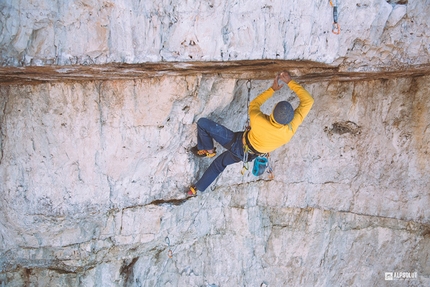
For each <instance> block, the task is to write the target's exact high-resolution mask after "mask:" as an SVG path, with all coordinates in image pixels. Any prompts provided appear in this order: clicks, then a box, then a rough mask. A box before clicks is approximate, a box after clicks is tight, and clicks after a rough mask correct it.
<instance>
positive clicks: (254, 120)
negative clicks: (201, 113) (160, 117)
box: [186, 72, 314, 197]
mask: <svg viewBox="0 0 430 287" xmlns="http://www.w3.org/2000/svg"><path fill="white" fill-rule="evenodd" d="M279 80H281V81H283V82H284V83H286V84H287V85H288V87H289V88H290V89H291V90H293V91H294V93H295V94H296V95H297V96H298V98H299V100H300V104H299V106H298V107H297V108H296V109H295V110H294V109H293V107H292V106H291V104H290V103H289V102H287V101H281V102H279V103H277V104H276V105H275V108H274V109H273V111H272V113H271V114H270V115H266V114H264V113H263V112H262V111H261V110H260V107H261V106H262V105H263V104H264V102H266V101H267V100H268V99H269V98H270V97H272V96H273V94H274V93H275V91H278V90H280V89H281V88H282V87H283V86H284V85H283V84H281V85H280V84H279V82H278V81H279ZM313 103H314V99H313V98H312V96H311V95H310V94H309V93H308V92H307V91H306V90H305V89H304V88H303V87H302V86H301V85H299V84H298V83H297V82H296V81H294V80H292V79H291V76H290V74H289V73H288V72H282V73H280V74H279V75H277V76H276V78H275V80H274V81H273V84H272V86H271V87H270V88H269V89H267V90H266V91H265V92H263V93H262V94H260V95H259V96H257V97H256V98H255V99H254V100H253V101H252V102H251V103H250V105H249V110H248V112H249V119H250V130H247V131H244V132H236V133H235V132H232V131H231V130H229V129H227V128H226V127H224V126H222V125H220V124H217V123H215V122H213V121H211V120H209V119H206V118H201V119H199V120H198V121H197V146H195V147H193V148H192V149H191V151H192V152H193V153H194V154H195V155H196V156H199V157H209V158H211V157H214V156H215V155H216V150H215V147H214V142H213V140H215V141H217V142H218V143H219V144H221V145H222V146H223V147H224V148H225V149H226V151H224V152H223V153H222V154H221V155H220V156H218V157H217V158H216V159H215V160H214V161H213V162H212V164H211V165H210V166H209V168H208V169H207V170H206V171H205V173H204V174H203V176H202V177H201V178H200V180H199V181H197V183H196V184H195V185H193V186H191V187H190V188H189V189H188V190H187V191H186V193H187V197H191V196H195V195H196V194H197V191H198V190H200V191H204V190H205V189H206V188H207V187H208V186H209V185H210V184H211V183H212V182H213V181H214V180H215V179H216V178H217V177H218V175H219V174H221V173H222V172H223V171H224V169H225V168H226V167H227V166H228V165H230V164H233V163H236V162H240V161H244V162H245V161H246V162H248V161H252V160H253V159H254V158H256V157H257V156H259V155H263V154H266V153H269V152H271V151H273V150H275V149H277V148H278V147H280V146H282V145H284V144H286V143H288V142H289V141H290V140H291V138H292V137H293V135H294V134H295V132H296V131H297V128H298V127H299V126H300V125H301V123H302V122H303V120H304V119H305V117H306V116H307V115H308V113H309V111H310V110H311V108H312V105H313Z"/></svg>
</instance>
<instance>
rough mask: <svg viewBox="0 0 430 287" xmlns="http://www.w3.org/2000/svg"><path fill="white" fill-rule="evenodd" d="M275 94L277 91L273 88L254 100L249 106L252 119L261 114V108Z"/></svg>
mask: <svg viewBox="0 0 430 287" xmlns="http://www.w3.org/2000/svg"><path fill="white" fill-rule="evenodd" d="M273 93H275V90H273V89H272V87H270V88H268V89H267V90H266V91H264V92H263V93H261V94H260V95H259V96H257V97H256V98H255V99H253V100H252V102H251V103H250V104H249V110H248V113H249V118H250V119H251V118H252V117H253V116H256V115H258V114H259V113H261V111H260V107H261V106H262V105H263V104H264V102H265V101H267V100H268V99H270V98H271V97H272V96H273Z"/></svg>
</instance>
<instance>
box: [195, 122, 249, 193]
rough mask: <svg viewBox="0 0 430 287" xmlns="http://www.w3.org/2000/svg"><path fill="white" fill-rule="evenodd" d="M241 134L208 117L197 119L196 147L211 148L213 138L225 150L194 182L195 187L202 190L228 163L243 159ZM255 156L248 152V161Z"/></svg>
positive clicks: (212, 146)
mask: <svg viewBox="0 0 430 287" xmlns="http://www.w3.org/2000/svg"><path fill="white" fill-rule="evenodd" d="M242 136H243V132H237V133H235V132H232V131H231V130H229V129H227V128H226V127H224V126H222V125H220V124H217V123H215V122H214V121H211V120H209V119H206V118H201V119H199V120H198V121H197V148H198V149H199V150H202V149H205V150H210V149H213V148H214V142H213V140H216V141H217V142H218V143H219V144H221V145H222V146H223V147H224V148H226V149H227V150H226V151H225V152H223V153H222V154H221V155H219V156H218V157H217V158H216V159H215V160H214V161H213V162H212V164H211V165H210V166H209V168H208V169H207V170H206V171H205V173H204V174H203V176H202V178H200V180H199V181H198V182H197V183H196V184H195V187H196V189H198V190H200V191H204V190H205V189H206V188H207V187H208V186H209V185H210V184H211V183H212V182H213V181H214V180H215V179H216V178H217V177H218V175H220V174H221V173H222V172H223V171H224V169H225V168H226V167H227V166H228V165H230V164H233V163H236V162H240V161H241V160H242V159H243V143H242ZM255 157H256V156H255V155H253V154H249V156H248V161H251V160H253V159H254V158H255Z"/></svg>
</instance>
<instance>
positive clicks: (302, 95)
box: [288, 80, 314, 132]
mask: <svg viewBox="0 0 430 287" xmlns="http://www.w3.org/2000/svg"><path fill="white" fill-rule="evenodd" d="M288 87H290V89H291V90H293V92H294V93H296V95H297V97H298V98H299V99H300V104H299V106H298V107H297V108H296V109H295V110H294V118H293V120H292V121H291V128H292V129H293V131H294V132H296V130H297V128H298V127H299V126H300V125H301V124H302V123H303V120H304V119H305V118H306V116H307V115H308V113H309V111H310V110H311V108H312V105H313V104H314V99H313V98H312V96H311V95H310V94H309V92H308V91H306V90H305V89H304V88H303V87H302V86H301V85H299V84H298V83H297V82H296V81H294V80H291V81H290V82H289V83H288Z"/></svg>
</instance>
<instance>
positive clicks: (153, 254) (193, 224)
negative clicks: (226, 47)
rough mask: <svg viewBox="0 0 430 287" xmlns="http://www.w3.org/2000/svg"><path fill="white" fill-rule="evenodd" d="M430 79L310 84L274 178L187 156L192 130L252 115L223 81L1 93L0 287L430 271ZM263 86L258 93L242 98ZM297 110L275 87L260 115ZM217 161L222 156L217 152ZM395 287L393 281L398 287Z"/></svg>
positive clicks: (326, 281)
mask: <svg viewBox="0 0 430 287" xmlns="http://www.w3.org/2000/svg"><path fill="white" fill-rule="evenodd" d="M428 83H429V78H428V76H421V77H410V78H407V77H406V78H396V79H390V80H372V79H368V80H361V81H358V82H336V81H330V82H315V83H308V84H305V87H306V88H307V89H308V90H309V91H310V92H311V94H312V95H313V96H314V98H315V105H314V108H313V109H312V111H311V113H310V114H309V117H308V118H306V120H305V122H304V124H303V125H302V126H301V127H300V128H299V130H298V132H297V134H296V136H295V137H294V138H293V139H292V141H291V142H290V143H289V144H288V145H286V146H284V147H282V148H280V149H279V150H277V151H275V152H273V153H272V155H271V157H272V164H273V168H274V171H275V179H274V180H272V181H270V180H268V178H267V175H265V176H263V177H262V178H256V177H254V176H253V175H251V174H246V175H245V176H241V174H240V170H241V165H240V164H236V165H232V166H230V167H228V168H227V169H226V171H225V172H224V173H223V174H222V176H221V177H220V178H219V180H218V181H217V182H216V183H215V184H214V185H213V186H212V187H211V188H209V189H208V190H207V191H206V192H205V193H203V194H200V195H199V196H198V197H197V198H193V199H190V200H188V201H186V202H182V201H181V199H182V198H183V194H182V192H183V191H184V189H185V188H186V187H187V186H188V185H189V184H190V183H192V182H194V180H195V179H196V178H198V177H199V176H200V175H201V174H202V172H203V171H204V169H205V168H206V167H207V166H208V164H209V163H210V160H203V159H195V158H193V157H192V156H191V155H190V153H189V152H187V149H188V148H189V147H190V146H192V145H193V144H194V143H195V141H196V139H195V124H194V122H195V121H196V120H197V119H198V118H200V117H202V116H205V117H209V118H212V119H214V120H217V121H219V122H220V123H222V124H224V125H226V126H227V127H229V128H230V129H232V130H241V129H242V128H243V125H244V123H245V121H246V98H247V92H248V90H247V87H246V81H243V80H239V81H236V80H234V79H222V78H219V77H217V76H209V75H208V76H190V77H182V76H181V77H170V76H165V77H158V78H152V79H136V80H133V81H119V80H116V81H87V82H58V83H52V84H49V83H47V84H39V85H9V86H2V87H0V92H1V102H0V107H1V108H0V113H1V114H0V119H1V157H0V159H1V162H0V164H1V169H0V170H1V173H0V182H2V185H1V190H0V199H1V200H0V205H1V206H0V207H1V208H0V231H1V232H0V234H1V241H0V242H1V245H0V258H1V259H0V268H1V269H0V270H1V271H0V275H1V276H2V277H0V282H4V283H6V284H7V286H23V285H26V284H27V285H28V284H31V286H260V285H261V284H263V285H261V286H264V284H266V285H267V286H286V285H291V286H344V285H348V286H385V284H387V285H386V286H391V285H389V284H390V283H391V282H389V281H385V279H384V278H385V277H384V276H385V272H393V271H394V272H402V271H406V272H417V273H416V274H417V275H418V278H417V279H413V280H408V281H407V282H404V281H402V282H401V283H400V282H397V283H398V284H408V286H425V285H428V284H429V283H430V282H429V280H430V279H429V276H430V270H429V268H428V266H430V262H429V258H430V256H429V250H430V237H429V234H430V213H429V209H428V206H429V203H430V199H429V196H430V192H429V187H428V186H429V178H428V174H429V172H430V164H429V162H430V158H429V157H430V155H429V141H430V132H429V128H428V127H429V125H430V119H429V112H428V111H429V107H430V98H429V97H428V93H429V84H428ZM270 85H271V81H258V80H253V81H252V89H251V98H253V97H255V96H256V95H257V94H259V93H260V92H262V91H264V90H265V89H266V88H267V87H269V86H270ZM281 99H287V100H290V101H292V103H293V105H297V100H296V99H295V97H294V96H293V94H292V93H291V92H290V91H289V90H288V89H286V88H284V89H283V90H282V91H281V92H278V93H277V94H276V95H275V97H274V98H273V99H271V100H270V101H269V102H268V103H267V104H266V105H265V106H264V109H265V111H266V112H270V111H271V108H272V106H273V104H274V103H275V102H276V101H279V100H281ZM219 149H222V148H221V147H219ZM399 286H400V285H399Z"/></svg>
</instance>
